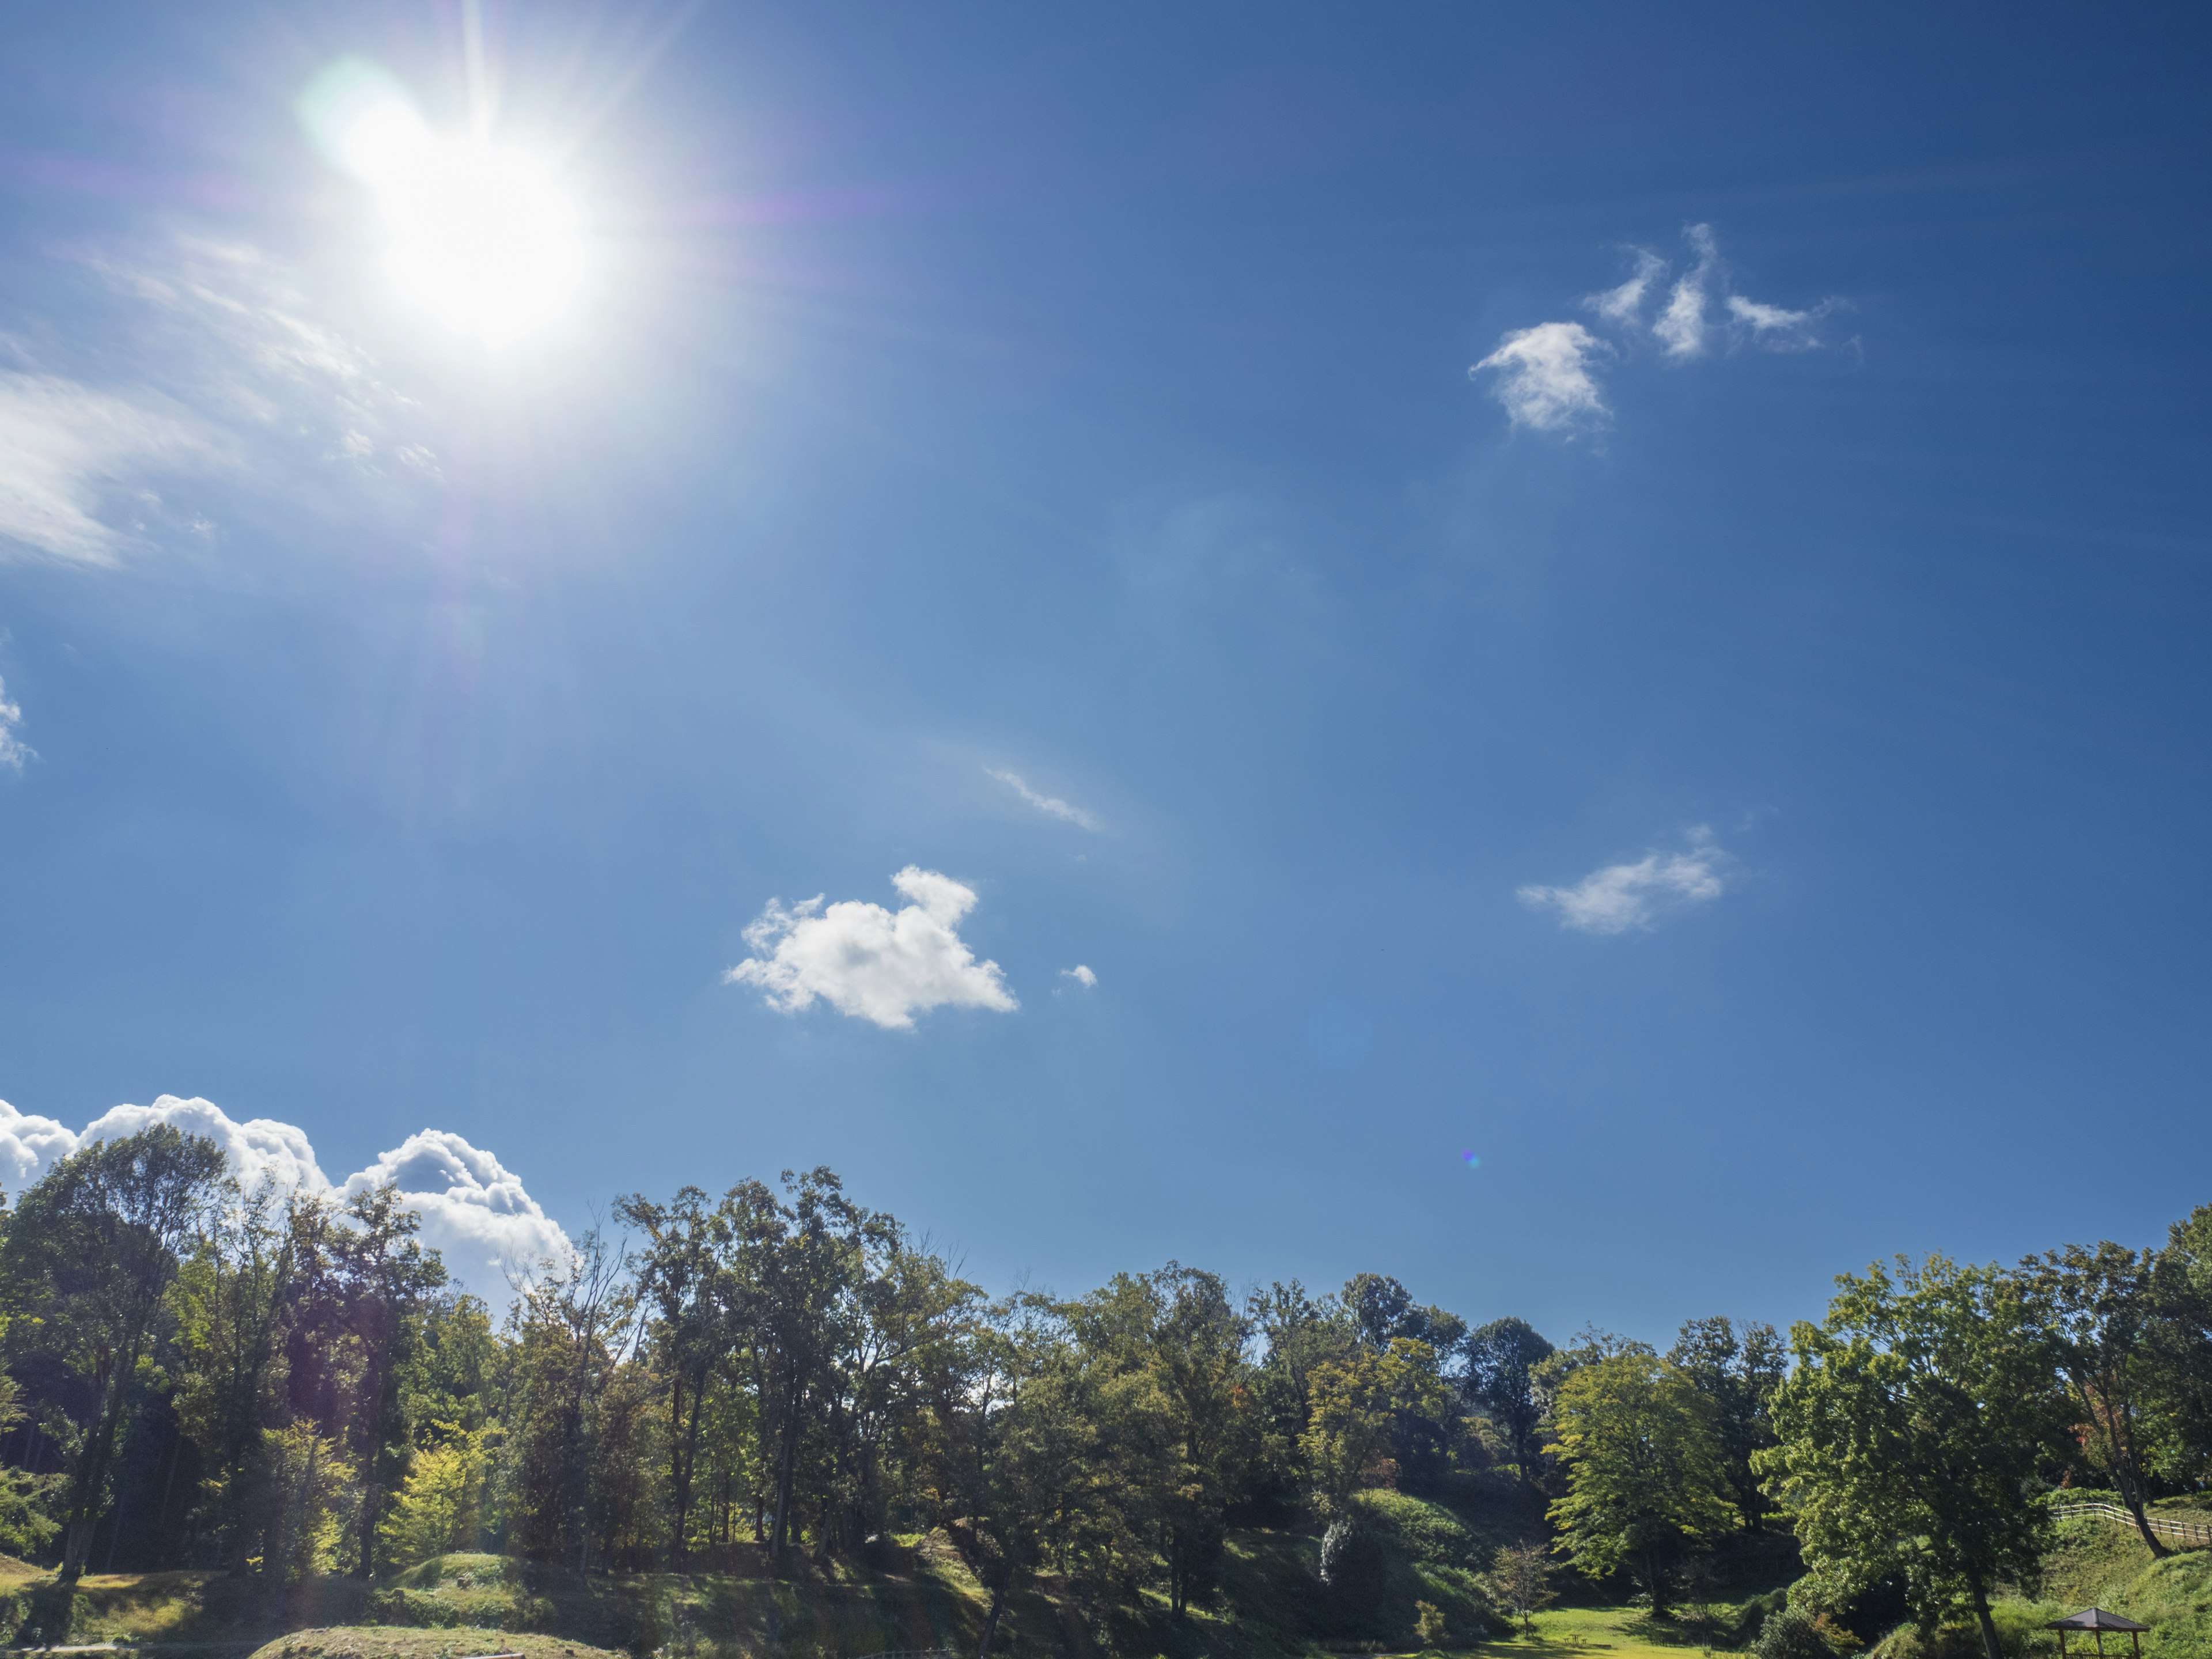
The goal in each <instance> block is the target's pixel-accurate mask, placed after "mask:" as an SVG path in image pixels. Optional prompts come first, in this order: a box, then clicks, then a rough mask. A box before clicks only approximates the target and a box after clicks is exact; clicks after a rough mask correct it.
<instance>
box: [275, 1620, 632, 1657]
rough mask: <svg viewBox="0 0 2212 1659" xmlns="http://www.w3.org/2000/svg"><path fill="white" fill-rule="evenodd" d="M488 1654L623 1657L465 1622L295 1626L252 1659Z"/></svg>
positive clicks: (576, 1643) (563, 1640)
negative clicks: (426, 1626) (432, 1627)
mask: <svg viewBox="0 0 2212 1659" xmlns="http://www.w3.org/2000/svg"><path fill="white" fill-rule="evenodd" d="M492 1653H520V1654H521V1655H523V1656H524V1659H621V1656H619V1655H617V1654H614V1653H611V1652H609V1651H608V1650H606V1649H605V1648H594V1647H586V1646H585V1645H584V1644H582V1643H580V1642H571V1641H568V1640H567V1639H566V1638H562V1637H557V1636H517V1635H515V1634H514V1633H513V1632H511V1631H500V1630H476V1629H471V1628H470V1627H468V1626H458V1627H456V1628H454V1629H452V1630H438V1631H426V1630H405V1629H400V1628H396V1627H394V1626H390V1625H366V1626H364V1625H351V1626H347V1625H341V1626H333V1627H331V1628H329V1629H325V1630H298V1631H294V1632H291V1633H290V1634H289V1635H285V1636H280V1637H278V1638H276V1640H275V1641H273V1642H270V1643H267V1644H264V1646H262V1647H260V1648H258V1649H256V1650H255V1651H254V1653H253V1655H252V1659H461V1656H465V1655H471V1654H492Z"/></svg>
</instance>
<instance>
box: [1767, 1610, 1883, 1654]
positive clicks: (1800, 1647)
mask: <svg viewBox="0 0 2212 1659" xmlns="http://www.w3.org/2000/svg"><path fill="white" fill-rule="evenodd" d="M1858 1645H1859V1644H1857V1642H1856V1641H1855V1640H1853V1639H1852V1638H1851V1636H1850V1632H1846V1631H1844V1630H1842V1629H1839V1628H1838V1626H1836V1625H1835V1624H1834V1623H1832V1621H1831V1620H1829V1619H1828V1617H1827V1615H1826V1614H1825V1613H1808V1612H1807V1611H1806V1610H1805V1609H1804V1608H1802V1607H1783V1608H1781V1609H1779V1610H1778V1611H1777V1612H1774V1613H1769V1614H1767V1616H1766V1622H1765V1624H1763V1625H1761V1626H1759V1640H1758V1641H1757V1642H1756V1643H1755V1644H1753V1648H1752V1651H1753V1654H1754V1655H1756V1656H1757V1659H1844V1655H1846V1654H1850V1653H1855V1652H1857V1650H1858Z"/></svg>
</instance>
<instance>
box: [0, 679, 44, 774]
mask: <svg viewBox="0 0 2212 1659" xmlns="http://www.w3.org/2000/svg"><path fill="white" fill-rule="evenodd" d="M22 725H23V709H22V706H21V704H20V703H13V702H9V701H8V688H7V687H6V685H4V684H0V766H4V767H9V768H12V769H15V771H18V772H20V771H21V770H22V769H23V763H24V762H25V761H27V760H29V759H30V758H32V757H33V756H34V755H36V754H37V753H38V752H39V751H38V750H35V749H33V748H32V747H31V745H30V744H27V743H25V742H24V741H23V736H22V729H21V728H22Z"/></svg>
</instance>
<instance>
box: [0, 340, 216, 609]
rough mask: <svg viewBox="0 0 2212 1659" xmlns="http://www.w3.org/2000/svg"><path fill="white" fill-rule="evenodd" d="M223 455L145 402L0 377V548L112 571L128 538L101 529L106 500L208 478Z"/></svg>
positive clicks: (196, 428)
mask: <svg viewBox="0 0 2212 1659" xmlns="http://www.w3.org/2000/svg"><path fill="white" fill-rule="evenodd" d="M223 453H224V447H223V445H222V442H221V441H220V440H218V439H217V438H216V436H214V435H213V434H212V433H211V432H210V430H209V429H208V428H205V427H204V426H203V425H202V424H200V423H199V422H197V420H195V419H194V418H193V417H191V416H189V415H187V414H185V413H184V412H183V411H182V410H178V409H176V408H174V407H173V405H170V404H167V402H165V401H164V400H161V399H159V398H155V396H154V395H153V394H151V393H141V394H139V395H138V396H137V397H136V398H125V397H118V396H117V395H115V394H114V393H112V392H96V391H94V390H93V389H92V388H91V387H89V386H80V385H79V384H77V383H76V381H74V380H65V379H64V378H62V377H61V376H59V375H54V374H16V373H14V372H12V371H0V542H13V543H15V544H16V545H17V546H18V547H19V548H22V549H29V550H33V551H36V552H40V553H44V554H46V555H47V556H50V557H52V558H57V559H63V560H66V561H68V562H70V563H73V564H92V565H111V564H113V563H114V562H116V557H117V555H118V552H119V550H121V548H122V546H123V544H124V539H125V538H124V537H123V535H122V533H121V532H118V531H116V530H113V529H112V528H110V527H109V526H108V525H107V524H106V523H105V522H103V520H102V519H101V517H100V508H101V506H102V504H103V500H104V498H105V497H106V496H107V495H109V493H110V492H112V491H115V490H118V489H123V488H125V487H126V486H128V485H131V484H132V483H135V482H136V481H137V480H138V479H140V478H142V477H144V476H145V475H148V474H151V473H182V472H193V471H204V470H205V469H207V468H209V467H210V466H213V465H216V464H217V463H218V462H219V461H220V460H221V459H222V457H223ZM0 552H4V548H0Z"/></svg>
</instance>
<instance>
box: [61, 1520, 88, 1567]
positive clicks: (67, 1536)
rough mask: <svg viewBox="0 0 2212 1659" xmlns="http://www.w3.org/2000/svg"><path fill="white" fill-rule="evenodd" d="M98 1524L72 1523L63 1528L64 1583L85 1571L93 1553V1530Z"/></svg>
mask: <svg viewBox="0 0 2212 1659" xmlns="http://www.w3.org/2000/svg"><path fill="white" fill-rule="evenodd" d="M95 1524H96V1523H95V1522H90V1521H72V1522H70V1523H69V1524H68V1525H67V1526H65V1527H64V1528H62V1577H63V1579H64V1582H66V1581H69V1580H71V1579H74V1578H76V1577H79V1576H80V1575H81V1574H82V1572H83V1571H84V1564H85V1559H86V1558H87V1557H88V1556H89V1555H91V1553H92V1529H93V1527H94V1525H95Z"/></svg>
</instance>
